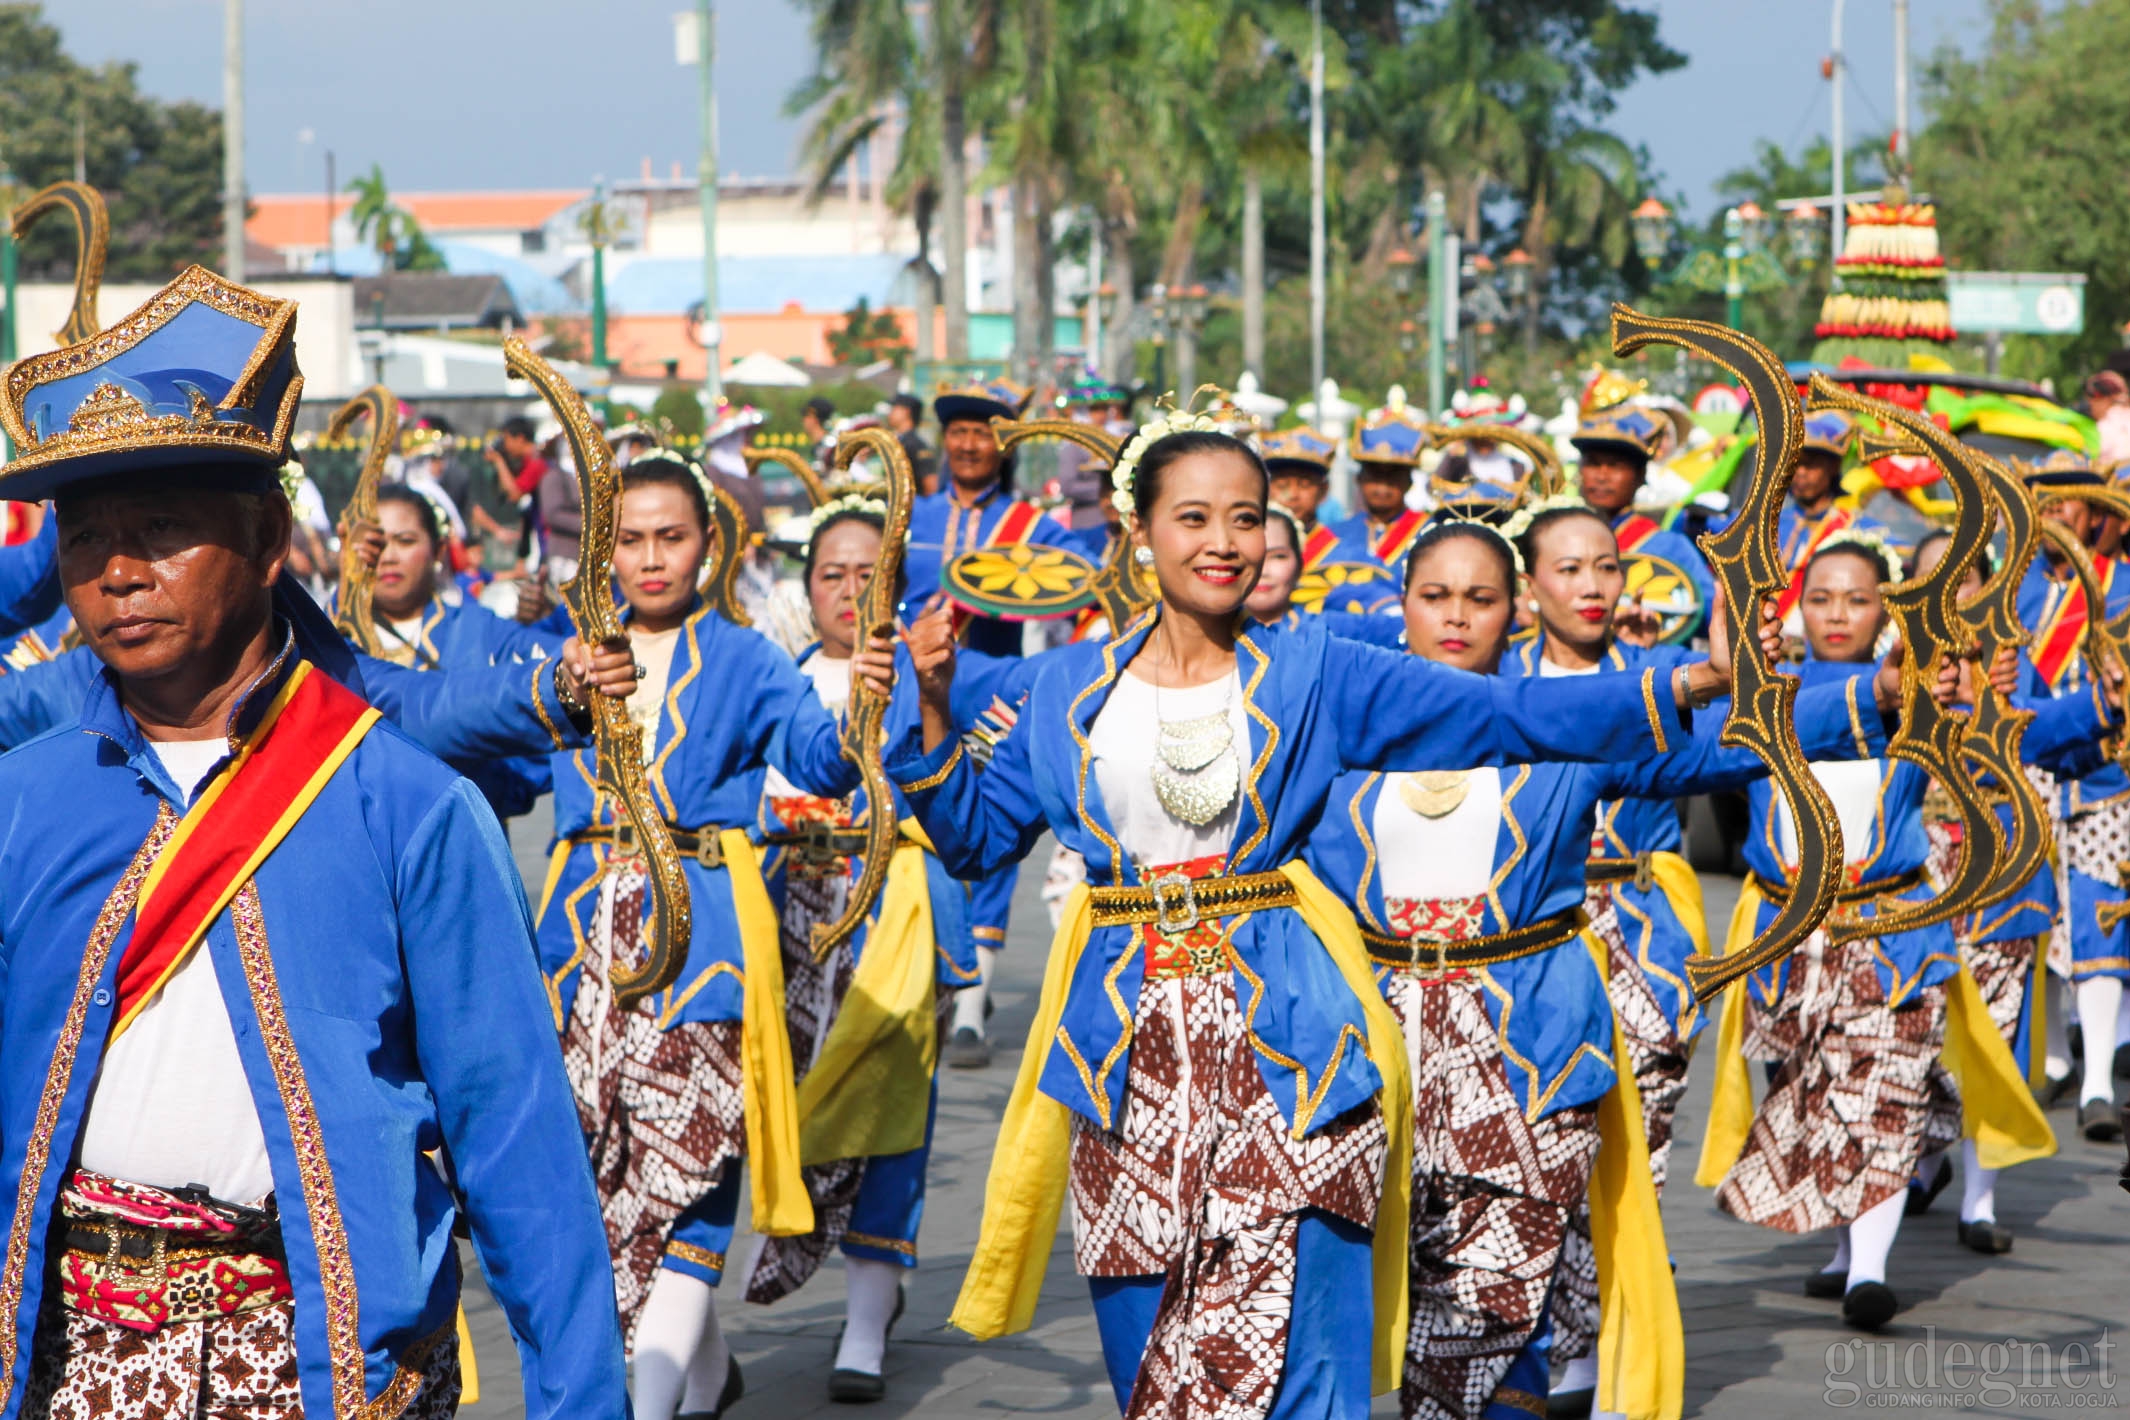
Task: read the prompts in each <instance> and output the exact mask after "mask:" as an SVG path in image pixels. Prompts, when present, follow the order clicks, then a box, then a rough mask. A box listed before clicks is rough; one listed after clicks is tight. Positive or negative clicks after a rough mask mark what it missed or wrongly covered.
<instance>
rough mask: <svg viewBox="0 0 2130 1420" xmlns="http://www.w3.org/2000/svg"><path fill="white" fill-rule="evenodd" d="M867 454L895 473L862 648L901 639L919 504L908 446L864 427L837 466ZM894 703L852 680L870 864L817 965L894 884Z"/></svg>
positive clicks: (862, 620) (829, 927)
mask: <svg viewBox="0 0 2130 1420" xmlns="http://www.w3.org/2000/svg"><path fill="white" fill-rule="evenodd" d="M861 452H864V453H871V454H872V455H873V456H874V457H876V458H878V459H879V460H880V465H881V467H882V468H883V469H885V470H886V472H887V520H886V525H885V526H884V527H883V528H882V529H881V532H880V560H879V561H878V562H876V563H874V564H873V574H872V575H871V576H870V577H868V578H866V581H865V590H864V591H862V592H860V593H859V594H858V646H859V648H860V649H861V650H862V649H864V648H865V647H867V646H869V645H871V644H872V639H873V638H874V637H875V636H887V637H893V636H894V634H895V600H896V596H897V589H898V586H899V584H900V583H901V581H902V559H903V554H904V552H905V551H906V550H907V548H908V545H909V540H910V504H911V503H912V502H914V501H915V500H916V495H917V475H916V474H915V473H914V472H912V471H911V468H910V460H909V456H908V455H906V454H904V453H903V451H902V444H901V442H900V441H899V440H897V439H896V438H895V436H894V435H893V434H890V433H888V432H887V430H885V429H859V430H856V431H853V432H851V433H848V434H845V435H844V436H843V438H842V439H840V440H838V441H837V444H836V467H837V469H838V470H839V471H840V470H843V469H847V468H849V467H850V464H851V460H852V459H854V458H856V457H857V456H858V455H859V454H860V453H861ZM887 708H888V703H887V700H886V698H885V697H883V696H881V695H879V694H878V693H876V692H875V691H874V690H873V688H872V687H871V686H870V685H868V684H866V682H865V681H863V680H861V679H858V678H856V677H853V678H852V680H851V701H850V714H849V716H848V718H846V719H845V720H844V722H843V757H844V758H845V759H848V760H849V761H850V762H851V763H852V764H855V765H857V766H858V774H859V777H860V778H861V779H862V780H863V782H864V784H865V805H866V810H865V859H864V862H863V864H862V865H861V866H860V868H859V871H858V880H857V881H856V882H854V883H852V884H851V887H850V892H849V894H848V895H847V896H846V897H845V898H844V900H843V915H842V916H840V917H838V918H837V919H836V920H835V921H833V922H816V923H815V924H814V933H813V950H814V958H815V960H817V961H818V960H822V959H824V958H826V957H827V956H828V954H829V953H830V952H832V951H834V950H835V949H836V948H837V947H838V946H839V945H841V944H842V943H843V942H845V941H847V940H849V938H850V935H851V933H853V932H855V931H857V930H858V924H859V923H861V922H863V921H864V920H865V918H866V914H867V913H869V912H871V911H872V910H873V902H874V900H875V899H877V898H878V897H879V896H880V889H881V888H882V887H884V886H886V884H887V872H888V856H889V855H890V854H892V853H893V852H894V851H895V840H896V837H897V835H899V834H900V833H901V831H902V828H901V825H900V824H898V823H897V822H896V821H895V786H894V784H893V783H892V782H890V781H889V779H888V777H887V769H886V766H885V765H884V764H883V763H882V760H881V750H882V740H883V738H884V729H885V726H886V723H887Z"/></svg>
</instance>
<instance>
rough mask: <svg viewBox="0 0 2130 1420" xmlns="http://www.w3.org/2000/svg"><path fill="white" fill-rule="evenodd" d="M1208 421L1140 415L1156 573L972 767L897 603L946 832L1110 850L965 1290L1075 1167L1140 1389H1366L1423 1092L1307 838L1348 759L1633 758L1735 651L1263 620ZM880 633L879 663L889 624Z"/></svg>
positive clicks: (1151, 561)
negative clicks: (1454, 651) (1578, 660)
mask: <svg viewBox="0 0 2130 1420" xmlns="http://www.w3.org/2000/svg"><path fill="white" fill-rule="evenodd" d="M1210 422H1211V421H1209V420H1205V419H1203V418H1202V417H1194V416H1188V415H1185V416H1174V417H1172V419H1169V420H1163V421H1161V422H1160V423H1158V424H1157V425H1155V426H1151V427H1150V428H1149V429H1148V430H1146V431H1142V438H1141V439H1139V440H1135V441H1134V442H1135V447H1134V448H1133V449H1131V450H1130V451H1129V452H1128V457H1127V459H1126V460H1125V461H1124V465H1123V466H1122V467H1120V469H1119V472H1118V478H1117V482H1118V485H1119V493H1120V497H1122V498H1123V499H1125V500H1126V501H1127V502H1128V503H1129V506H1130V511H1131V513H1132V515H1133V528H1132V534H1131V535H1132V539H1133V544H1134V553H1133V555H1134V556H1135V557H1136V558H1138V559H1139V560H1140V562H1141V564H1142V566H1144V567H1146V568H1147V569H1148V571H1149V572H1150V574H1151V576H1152V578H1153V580H1154V582H1155V583H1156V585H1157V586H1158V587H1159V589H1160V594H1161V596H1160V601H1159V602H1158V603H1157V604H1156V605H1155V606H1154V607H1153V608H1152V609H1151V610H1150V611H1149V612H1148V613H1147V615H1145V616H1144V617H1142V618H1141V619H1139V620H1138V621H1136V622H1134V623H1133V625H1132V626H1130V627H1129V628H1127V629H1125V630H1124V631H1123V632H1122V634H1120V635H1118V636H1117V637H1115V638H1114V639H1112V640H1110V641H1109V642H1107V643H1106V644H1087V643H1082V644H1079V645H1076V646H1071V647H1067V648H1065V649H1063V650H1060V651H1058V652H1055V653H1053V654H1052V655H1051V656H1049V657H1046V658H1045V659H1044V663H1043V664H1042V666H1041V667H1040V668H1038V669H1037V670H1036V671H1035V673H1034V678H1033V683H1032V685H1031V687H1030V690H1029V694H1028V698H1027V703H1026V706H1025V708H1024V709H1023V710H1022V712H1021V714H1020V717H1019V719H1018V720H1017V722H1016V723H1015V725H1014V727H1013V730H1012V732H1011V733H1010V734H1009V735H1007V736H1006V738H1005V739H1004V740H1003V741H1002V742H1001V743H1000V744H999V745H998V747H997V749H996V751H995V752H994V753H993V755H992V756H991V758H990V762H989V763H988V764H987V765H985V766H983V767H982V768H981V769H979V768H978V767H977V766H976V765H974V764H972V763H971V762H970V759H969V757H968V755H967V754H966V752H965V751H964V749H963V746H962V744H961V741H960V739H959V737H958V736H957V735H956V733H955V725H954V722H953V712H952V704H951V695H952V690H953V679H954V651H953V644H952V638H951V634H950V631H949V628H948V627H947V625H946V621H945V618H927V619H925V620H923V621H920V622H919V623H918V624H917V625H916V626H914V627H913V628H912V629H911V630H910V632H909V633H908V636H907V641H908V645H909V647H910V652H911V655H912V658H913V661H914V664H915V667H916V672H917V676H918V680H919V685H920V689H921V691H922V695H921V714H920V720H921V730H916V729H913V730H912V731H911V732H910V733H907V734H905V735H903V736H901V737H899V738H896V739H891V740H890V742H889V743H888V745H887V749H886V762H887V769H888V773H889V776H890V777H891V778H893V779H894V780H895V781H896V782H897V783H898V784H899V785H900V786H901V788H902V790H903V793H904V794H905V796H906V797H907V799H908V802H909V804H910V807H911V810H912V812H913V813H914V814H915V816H916V817H917V819H918V821H919V822H920V823H921V824H922V825H923V827H924V829H925V832H926V833H927V834H928V835H929V836H930V837H931V839H932V841H933V843H934V845H935V846H936V848H937V850H938V852H939V855H940V857H941V859H942V861H944V862H945V863H946V865H947V867H948V868H949V870H950V871H953V872H955V873H956V874H958V875H968V874H973V873H980V872H984V871H988V870H990V869H992V868H995V867H997V866H998V865H1000V864H1002V863H1007V862H1011V861H1013V860H1014V859H1016V858H1018V857H1020V856H1021V855H1023V854H1025V853H1026V852H1027V851H1028V850H1029V849H1030V848H1031V847H1032V846H1033V845H1034V844H1035V842H1036V841H1037V840H1038V839H1039V837H1040V836H1041V835H1042V833H1043V832H1044V831H1045V829H1046V828H1047V829H1048V830H1049V831H1051V832H1053V833H1055V834H1056V835H1057V837H1058V839H1059V841H1060V842H1062V843H1064V844H1065V845H1066V846H1067V847H1068V848H1071V849H1073V850H1074V851H1076V852H1078V853H1080V854H1081V855H1082V856H1083V857H1084V858H1085V859H1086V860H1087V864H1088V870H1089V879H1090V882H1091V884H1092V886H1091V888H1090V889H1087V890H1082V891H1076V892H1075V893H1074V894H1073V897H1072V899H1071V900H1070V902H1069V904H1068V907H1067V910H1066V913H1065V917H1064V921H1063V924H1062V925H1061V927H1060V931H1059V936H1058V940H1057V942H1056V943H1055V944H1054V945H1053V948H1052V952H1051V957H1050V961H1049V966H1048V969H1047V973H1046V978H1045V983H1044V990H1043V997H1042V1001H1041V1003H1040V1005H1039V1007H1038V1013H1037V1019H1036V1024H1035V1026H1034V1028H1033V1029H1032V1031H1031V1033H1030V1042H1031V1045H1030V1048H1029V1049H1028V1051H1027V1052H1026V1053H1025V1055H1024V1057H1023V1061H1022V1066H1021V1072H1020V1075H1019V1078H1018V1079H1017V1081H1016V1084H1015V1087H1014V1092H1013V1095H1012V1098H1011V1099H1010V1101H1009V1103H1008V1106H1007V1112H1006V1118H1005V1122H1004V1125H1003V1127H1002V1129H1001V1133H1000V1138H999V1143H998V1147H997V1152H996V1154H995V1155H994V1159H993V1164H992V1171H991V1175H990V1180H989V1185H988V1188H987V1191H986V1213H985V1220H984V1227H983V1231H982V1235H981V1237H980V1239H979V1242H978V1246H977V1250H976V1255H975V1258H974V1260H973V1261H972V1264H971V1268H970V1272H969V1276H968V1279H967V1280H966V1282H965V1283H964V1286H963V1290H962V1295H961V1300H960V1302H959V1304H958V1305H957V1307H956V1310H955V1314H954V1318H953V1321H954V1324H956V1325H958V1326H960V1327H962V1328H963V1329H965V1330H968V1331H970V1332H971V1333H973V1334H975V1335H978V1336H980V1337H982V1336H995V1335H999V1334H1002V1333H1004V1332H1007V1331H1011V1330H1018V1329H1022V1328H1025V1327H1026V1326H1027V1325H1028V1324H1029V1322H1030V1320H1031V1319H1032V1317H1033V1313H1034V1308H1035V1302H1036V1298H1037V1294H1038V1293H1039V1291H1040V1289H1041V1282H1042V1273H1043V1267H1044V1264H1045V1262H1046V1261H1047V1259H1048V1255H1049V1252H1050V1250H1051V1243H1052V1234H1053V1232H1054V1230H1055V1228H1056V1224H1057V1217H1058V1213H1059V1211H1060V1210H1061V1209H1062V1207H1063V1204H1064V1201H1065V1198H1066V1196H1067V1195H1068V1194H1069V1195H1070V1198H1071V1200H1072V1211H1073V1218H1074V1231H1075V1248H1074V1252H1075V1259H1076V1262H1077V1265H1078V1270H1079V1271H1080V1272H1081V1273H1082V1274H1083V1275H1086V1276H1087V1277H1088V1279H1089V1287H1090V1290H1091V1292H1092V1294H1093V1298H1094V1306H1095V1318H1096V1323H1097V1327H1098V1330H1099V1332H1100V1334H1101V1339H1102V1347H1103V1354H1104V1357H1105V1360H1106V1362H1107V1364H1108V1367H1109V1373H1110V1380H1111V1384H1112V1386H1113V1388H1114V1390H1115V1392H1116V1395H1117V1400H1118V1404H1119V1406H1120V1407H1121V1408H1123V1409H1124V1410H1125V1412H1126V1413H1127V1414H1128V1415H1131V1416H1134V1417H1138V1416H1150V1415H1185V1414H1189V1415H1207V1416H1223V1417H1227V1416H1234V1417H1260V1416H1267V1415H1272V1416H1279V1417H1289V1416H1295V1417H1299V1416H1309V1417H1326V1416H1335V1417H1340V1418H1341V1420H1349V1418H1355V1420H1357V1417H1360V1416H1362V1415H1365V1414H1366V1413H1367V1410H1368V1404H1369V1392H1370V1387H1371V1371H1370V1346H1369V1338H1370V1336H1371V1332H1372V1331H1373V1332H1374V1333H1375V1339H1376V1341H1377V1348H1376V1360H1377V1363H1378V1364H1377V1368H1376V1370H1375V1372H1374V1377H1375V1379H1376V1380H1377V1381H1378V1382H1380V1383H1381V1384H1382V1385H1383V1386H1384V1387H1385V1388H1388V1387H1389V1386H1392V1385H1395V1384H1396V1380H1395V1376H1396V1374H1397V1369H1398V1358H1399V1357H1401V1356H1402V1354H1403V1351H1404V1326H1403V1324H1402V1319H1401V1315H1400V1314H1401V1313H1402V1311H1403V1299H1404V1296H1405V1280H1406V1276H1405V1274H1406V1264H1405V1254H1406V1229H1405V1220H1404V1207H1403V1201H1404V1196H1405V1186H1404V1185H1405V1183H1406V1181H1407V1177H1408V1166H1407V1164H1406V1161H1405V1148H1406V1143H1407V1138H1408V1135H1409V1124H1410V1106H1409V1104H1408V1103H1407V1097H1406V1088H1405V1078H1406V1074H1407V1069H1406V1060H1405V1049H1404V1044H1403V1041H1402V1040H1401V1039H1400V1037H1399V1030H1398V1026H1397V1022H1396V1021H1395V1019H1394V1018H1392V1017H1391V1015H1390V1013H1389V1011H1388V1009H1387V1008H1386V1007H1385V1005H1384V1003H1383V1000H1382V997H1381V995H1380V993H1379V992H1378V991H1377V990H1376V988H1375V984H1374V981H1373V980H1372V978H1371V976H1370V973H1369V967H1368V962H1367V956H1366V951H1365V949H1364V948H1363V947H1362V945H1361V942H1360V939H1359V936H1358V934H1357V933H1356V932H1355V930H1354V927H1353V922H1352V917H1351V915H1350V914H1349V913H1348V912H1347V911H1346V909H1345V908H1344V907H1343V905H1341V904H1340V903H1339V901H1338V899H1337V898H1336V897H1335V896H1334V895H1333V894H1332V893H1331V892H1330V891H1329V890H1328V889H1326V888H1325V887H1324V886H1323V884H1322V883H1320V882H1318V881H1317V880H1316V878H1315V875H1314V874H1313V873H1311V872H1310V871H1309V870H1308V868H1307V867H1306V866H1305V865H1304V864H1302V863H1301V862H1299V861H1298V859H1299V858H1300V855H1301V852H1302V849H1303V847H1304V845H1305V844H1306V843H1307V842H1308V841H1309V839H1310V838H1311V836H1312V835H1313V834H1315V833H1318V832H1319V831H1321V828H1322V821H1323V819H1324V818H1325V816H1326V815H1327V814H1328V813H1330V812H1332V811H1333V809H1334V806H1333V805H1332V804H1331V803H1330V793H1331V786H1332V782H1333V780H1334V779H1335V778H1337V776H1338V775H1339V774H1341V773H1343V772H1345V771H1347V770H1349V769H1364V770H1365V769H1386V770H1407V769H1414V770H1417V769H1461V768H1469V767H1473V766H1476V765H1481V764H1498V763H1503V762H1511V761H1521V760H1531V759H1548V758H1557V757H1569V756H1575V757H1585V758H1588V757H1611V758H1619V759H1640V758H1644V757H1646V756H1648V755H1649V754H1651V753H1654V752H1655V751H1656V750H1657V748H1658V746H1659V745H1660V744H1669V743H1675V742H1677V741H1678V739H1679V737H1680V735H1681V733H1682V732H1681V728H1680V718H1679V714H1678V710H1677V706H1678V704H1679V703H1680V702H1681V700H1682V699H1683V698H1684V697H1686V696H1687V695H1689V694H1693V693H1698V692H1703V691H1706V690H1711V689H1714V688H1715V686H1716V685H1717V683H1718V682H1719V677H1718V676H1717V675H1716V673H1715V672H1713V671H1710V670H1709V669H1708V668H1707V667H1705V666H1704V667H1697V668H1693V669H1690V670H1682V671H1680V672H1678V673H1677V674H1676V675H1675V676H1662V675H1657V674H1655V673H1652V674H1651V675H1649V676H1647V677H1628V676H1619V677H1615V678H1612V679H1611V680H1609V681H1608V682H1607V683H1605V684H1604V685H1601V686H1592V687H1580V686H1579V687H1575V688H1574V689H1573V690H1572V691H1571V690H1569V689H1568V688H1565V687H1558V686H1550V685H1546V684H1543V683H1540V682H1536V681H1531V682H1511V681H1506V680H1498V679H1489V678H1485V677H1478V676H1468V675H1463V674H1460V673H1458V672H1454V671H1450V670H1446V669H1444V668H1442V667H1438V666H1431V665H1428V664H1427V663H1425V662H1423V661H1421V660H1419V659H1417V658H1413V657H1406V656H1399V655H1395V654H1393V653H1390V652H1387V651H1383V650H1379V649H1377V648H1374V647H1370V646H1365V645H1360V644H1358V643H1355V642H1352V641H1348V640H1344V639H1341V638H1338V637H1335V636H1333V635H1331V634H1330V633H1329V632H1328V631H1326V630H1325V629H1323V628H1321V627H1318V626H1304V627H1301V628H1299V629H1297V630H1295V631H1291V632H1271V631H1268V630H1267V629H1266V628H1264V627H1262V626H1257V625H1252V624H1250V623H1248V622H1246V621H1244V619H1243V613H1242V607H1243V602H1244V599H1245V598H1246V597H1247V596H1248V594H1249V591H1250V589H1251V586H1252V584H1253V583H1254V582H1255V580H1256V577H1257V574H1258V570H1259V568H1260V566H1261V564H1262V562H1263V559H1264V546H1265V535H1264V521H1265V517H1266V511H1265V505H1266V495H1267V492H1268V489H1267V479H1266V476H1265V470H1264V465H1263V464H1262V462H1260V461H1259V459H1258V458H1257V456H1256V455H1255V454H1254V453H1253V452H1252V451H1251V450H1250V449H1249V448H1248V446H1247V445H1244V444H1242V443H1241V442H1239V441H1238V440H1236V439H1234V438H1232V437H1230V436H1228V435H1225V434H1221V433H1218V432H1215V431H1214V430H1212V429H1211V428H1210V427H1208V426H1209V425H1210ZM860 667H861V671H862V672H863V673H864V674H866V675H867V676H868V677H869V679H871V680H872V681H873V682H874V684H875V685H876V686H878V687H880V688H881V689H883V690H884V689H886V687H887V684H888V682H889V681H890V680H891V678H892V670H891V663H890V661H889V659H888V657H887V655H886V653H885V651H884V650H883V649H881V648H880V647H879V646H878V644H877V643H876V645H875V647H874V648H872V649H870V650H869V651H867V652H866V653H864V654H863V655H862V657H861V660H860ZM1150 730H1151V731H1152V733H1149V731H1150ZM1379 1097H1380V1098H1381V1099H1382V1100H1384V1101H1385V1103H1381V1104H1379ZM1386 1169H1387V1171H1386ZM1386 1179H1387V1180H1388V1182H1389V1185H1390V1187H1389V1188H1388V1190H1387V1191H1386V1189H1385V1182H1386ZM1379 1205H1380V1206H1379ZM1371 1230H1374V1231H1375V1232H1376V1234H1377V1236H1378V1242H1379V1248H1378V1250H1377V1255H1376V1259H1375V1263H1374V1266H1373V1267H1371V1262H1370V1258H1369V1252H1370V1241H1369V1237H1370V1232H1371ZM1371 1273H1372V1275H1373V1277H1374V1282H1375V1287H1374V1291H1375V1296H1376V1298H1377V1307H1376V1313H1375V1317H1374V1320H1375V1322H1376V1326H1375V1327H1373V1328H1372V1327H1371V1324H1370V1323H1371V1312H1370V1301H1369V1296H1370V1288H1369V1286H1368V1285H1367V1283H1366V1281H1365V1280H1364V1279H1366V1278H1368V1277H1369V1276H1370V1275H1371Z"/></svg>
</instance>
